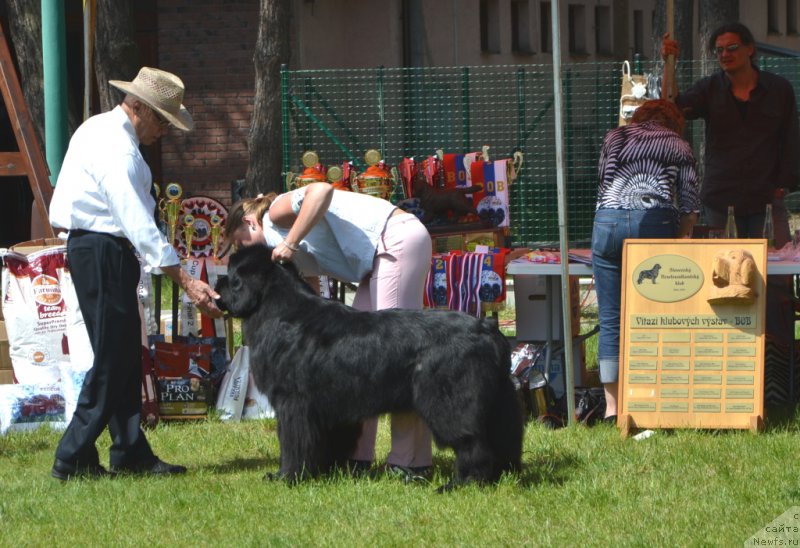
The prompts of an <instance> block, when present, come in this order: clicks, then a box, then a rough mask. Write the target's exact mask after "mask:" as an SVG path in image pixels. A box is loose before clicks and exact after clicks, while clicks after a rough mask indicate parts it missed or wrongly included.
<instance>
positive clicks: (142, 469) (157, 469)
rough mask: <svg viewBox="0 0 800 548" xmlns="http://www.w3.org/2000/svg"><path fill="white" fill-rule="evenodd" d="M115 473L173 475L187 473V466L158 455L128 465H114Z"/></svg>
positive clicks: (112, 468)
mask: <svg viewBox="0 0 800 548" xmlns="http://www.w3.org/2000/svg"><path fill="white" fill-rule="evenodd" d="M111 471H112V472H114V473H115V474H143V475H147V474H152V475H155V476H171V475H177V474H185V473H186V467H185V466H181V465H180V464H169V463H168V462H164V461H163V460H161V459H159V458H157V457H156V459H155V460H152V461H145V462H139V463H136V464H129V465H126V466H112V467H111Z"/></svg>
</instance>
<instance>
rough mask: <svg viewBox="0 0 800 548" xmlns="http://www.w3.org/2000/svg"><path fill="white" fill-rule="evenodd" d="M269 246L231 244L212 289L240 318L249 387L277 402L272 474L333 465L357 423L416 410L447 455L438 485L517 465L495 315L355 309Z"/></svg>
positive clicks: (516, 433)
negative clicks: (315, 286) (233, 249)
mask: <svg viewBox="0 0 800 548" xmlns="http://www.w3.org/2000/svg"><path fill="white" fill-rule="evenodd" d="M271 256H272V249H271V248H267V247H265V246H260V245H256V246H250V247H246V248H244V249H242V250H241V251H238V252H237V253H235V254H234V255H233V256H232V257H231V259H230V264H229V267H228V276H227V277H225V278H222V279H221V280H220V281H219V283H218V284H217V287H216V290H217V292H218V293H219V294H220V295H221V299H220V301H221V302H220V303H219V304H220V307H221V308H223V309H224V310H227V311H228V312H229V313H230V314H231V315H232V316H235V317H239V318H242V319H243V329H244V336H245V340H246V341H247V343H248V344H249V345H250V353H251V354H250V355H251V364H250V366H251V370H252V372H253V377H254V379H255V382H256V386H258V388H259V389H260V390H261V391H262V392H264V393H265V394H267V396H268V397H269V400H270V403H271V404H272V406H273V407H274V408H275V413H276V416H277V420H278V440H279V442H280V448H281V455H280V471H279V473H278V476H279V477H281V478H284V479H286V480H288V481H290V482H291V481H296V480H298V479H300V478H302V477H303V476H304V475H306V474H308V475H312V476H313V475H317V474H320V473H325V472H327V471H329V470H330V469H331V468H332V467H334V466H340V465H342V464H343V463H344V462H345V461H346V460H347V458H348V456H349V455H350V454H351V452H352V451H353V449H354V448H355V444H356V441H357V439H358V436H359V434H360V430H361V427H360V424H359V422H360V421H361V420H363V419H366V418H368V417H372V416H376V415H380V414H382V413H387V412H393V411H409V410H413V411H416V412H417V413H418V414H419V415H420V416H421V417H422V419H423V420H424V421H425V422H426V423H427V425H428V426H429V427H430V429H431V431H432V432H433V437H434V439H435V440H436V442H437V443H438V444H439V445H440V446H446V447H452V448H453V450H454V451H455V454H456V464H455V477H454V478H453V479H452V480H451V482H450V483H449V484H448V485H447V486H445V487H452V486H455V485H457V484H460V483H464V482H468V481H477V482H487V481H495V480H497V479H498V478H499V477H500V475H501V473H502V472H504V471H506V470H516V469H519V467H520V458H521V452H522V436H523V421H522V414H521V411H520V409H519V405H518V400H517V398H516V396H515V393H514V387H513V385H512V383H511V380H510V376H509V373H510V368H511V358H510V346H509V343H508V341H507V340H506V338H505V337H504V336H503V334H502V333H500V331H499V330H498V329H497V325H496V322H495V321H493V320H488V319H477V318H474V317H472V316H469V315H467V314H462V313H459V312H450V311H432V310H428V311H415V310H381V311H379V312H360V311H357V310H354V309H352V308H350V307H348V306H346V305H344V304H342V303H340V302H338V301H333V300H327V299H323V298H322V297H319V296H318V295H316V294H315V293H314V292H313V291H312V290H311V288H310V287H309V286H308V284H307V283H306V282H305V281H304V280H303V279H302V278H301V277H300V275H299V274H298V272H297V270H296V269H295V267H294V266H293V265H292V264H291V263H287V264H277V263H273V262H272V260H271Z"/></svg>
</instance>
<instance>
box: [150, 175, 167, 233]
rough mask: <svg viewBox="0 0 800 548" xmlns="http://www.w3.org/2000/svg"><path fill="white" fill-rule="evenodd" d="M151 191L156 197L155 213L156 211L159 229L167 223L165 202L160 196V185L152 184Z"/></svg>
mask: <svg viewBox="0 0 800 548" xmlns="http://www.w3.org/2000/svg"><path fill="white" fill-rule="evenodd" d="M153 189H154V190H155V195H156V211H158V222H159V228H161V227H162V226H163V225H164V224H165V223H166V222H167V219H166V216H167V201H166V200H165V199H164V197H163V196H162V195H161V185H159V184H158V183H153Z"/></svg>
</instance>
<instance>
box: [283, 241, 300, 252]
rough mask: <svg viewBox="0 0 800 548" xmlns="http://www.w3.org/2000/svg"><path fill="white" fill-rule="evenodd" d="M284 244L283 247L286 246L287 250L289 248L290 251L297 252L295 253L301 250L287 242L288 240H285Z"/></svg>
mask: <svg viewBox="0 0 800 548" xmlns="http://www.w3.org/2000/svg"><path fill="white" fill-rule="evenodd" d="M282 243H283V245H284V246H286V248H287V249H289V250H290V251H295V252H297V251H300V248H299V247H298V246H296V245H292V244H290V243H289V242H287V241H286V240H283V242H282Z"/></svg>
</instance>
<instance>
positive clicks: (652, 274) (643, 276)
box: [636, 263, 661, 285]
mask: <svg viewBox="0 0 800 548" xmlns="http://www.w3.org/2000/svg"><path fill="white" fill-rule="evenodd" d="M660 270H661V265H660V264H658V263H656V264H654V265H653V268H651V269H649V270H642V271H641V272H639V279H638V280H636V283H637V284H638V285H642V282H643V281H645V280H650V281H652V282H653V283H656V278H658V272H659V271H660Z"/></svg>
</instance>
